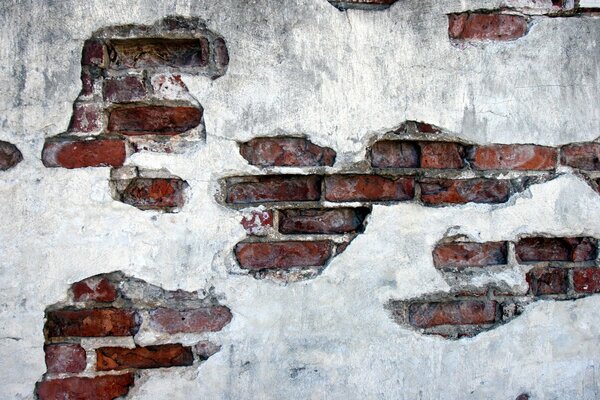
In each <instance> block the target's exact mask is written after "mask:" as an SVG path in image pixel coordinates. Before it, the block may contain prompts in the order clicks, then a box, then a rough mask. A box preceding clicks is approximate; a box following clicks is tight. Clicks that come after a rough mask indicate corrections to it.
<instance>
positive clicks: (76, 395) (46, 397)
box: [37, 373, 134, 400]
mask: <svg viewBox="0 0 600 400" xmlns="http://www.w3.org/2000/svg"><path fill="white" fill-rule="evenodd" d="M133 382H134V377H133V374H131V373H128V374H122V375H103V376H97V377H94V378H80V377H75V378H65V379H51V380H47V381H42V382H39V383H38V384H37V395H38V399H39V400H88V399H89V400H91V399H93V400H114V399H116V398H118V397H121V396H125V395H126V394H127V393H128V392H129V388H130V387H131V386H133Z"/></svg>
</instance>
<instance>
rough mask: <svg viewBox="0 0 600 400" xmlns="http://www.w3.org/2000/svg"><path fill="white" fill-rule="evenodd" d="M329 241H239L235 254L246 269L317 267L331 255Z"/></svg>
mask: <svg viewBox="0 0 600 400" xmlns="http://www.w3.org/2000/svg"><path fill="white" fill-rule="evenodd" d="M331 249H332V246H331V243H330V242H329V241H315V242H295V241H292V242H270V243H238V244H237V245H236V246H235V255H236V257H237V260H238V262H239V263H240V266H241V267H242V268H245V269H253V270H260V269H267V268H281V269H285V268H292V267H317V266H322V265H325V263H326V262H327V260H329V257H330V256H331Z"/></svg>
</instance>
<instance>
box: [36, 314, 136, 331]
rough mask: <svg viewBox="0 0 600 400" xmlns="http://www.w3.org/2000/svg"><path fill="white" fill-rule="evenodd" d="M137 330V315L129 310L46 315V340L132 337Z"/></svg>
mask: <svg viewBox="0 0 600 400" xmlns="http://www.w3.org/2000/svg"><path fill="white" fill-rule="evenodd" d="M138 329H139V321H138V317H137V314H136V313H135V312H134V311H131V310H122V309H117V308H101V309H91V310H56V311H49V312H48V313H47V314H46V326H45V331H46V336H47V337H48V338H53V337H68V336H78V337H103V336H133V335H135V334H136V333H137V331H138Z"/></svg>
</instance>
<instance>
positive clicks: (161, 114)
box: [108, 105, 202, 135]
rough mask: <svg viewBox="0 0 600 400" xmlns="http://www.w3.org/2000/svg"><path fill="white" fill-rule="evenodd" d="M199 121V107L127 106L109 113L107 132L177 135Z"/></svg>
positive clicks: (194, 125) (193, 126)
mask: <svg viewBox="0 0 600 400" xmlns="http://www.w3.org/2000/svg"><path fill="white" fill-rule="evenodd" d="M201 121H202V109H201V108H199V107H169V106H151V105H145V106H127V107H118V108H115V109H113V110H112V111H111V112H110V115H109V119H108V130H109V132H118V133H121V134H123V135H178V134H180V133H183V132H186V131H189V130H190V129H193V128H195V127H196V126H198V125H199V124H200V122H201Z"/></svg>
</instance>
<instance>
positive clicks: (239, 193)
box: [227, 175, 321, 203]
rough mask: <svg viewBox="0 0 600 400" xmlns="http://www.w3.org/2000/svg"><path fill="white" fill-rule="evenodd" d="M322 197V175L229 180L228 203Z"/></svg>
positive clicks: (306, 199)
mask: <svg viewBox="0 0 600 400" xmlns="http://www.w3.org/2000/svg"><path fill="white" fill-rule="evenodd" d="M320 197H321V177H319V176H315V175H308V176H298V175H277V176H257V177H252V178H248V179H245V180H244V181H243V182H234V181H232V180H228V181H227V202H228V203H263V202H265V203H266V202H277V201H314V200H319V198H320Z"/></svg>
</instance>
